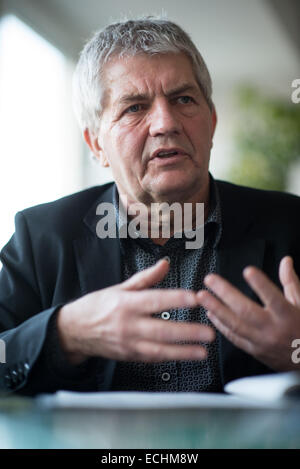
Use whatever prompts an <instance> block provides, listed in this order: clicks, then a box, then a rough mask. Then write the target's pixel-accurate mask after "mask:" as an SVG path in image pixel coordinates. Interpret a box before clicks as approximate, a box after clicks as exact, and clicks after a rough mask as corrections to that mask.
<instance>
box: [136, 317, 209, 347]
mask: <svg viewBox="0 0 300 469" xmlns="http://www.w3.org/2000/svg"><path fill="white" fill-rule="evenodd" d="M134 333H135V334H136V335H137V337H139V338H140V339H146V340H153V341H154V342H169V343H172V342H176V341H187V342H212V341H213V340H215V338H216V333H215V331H214V329H213V328H212V327H210V326H207V325H205V324H199V323H195V322H194V323H183V322H177V321H164V320H158V319H143V320H141V321H137V322H136V327H135V329H134Z"/></svg>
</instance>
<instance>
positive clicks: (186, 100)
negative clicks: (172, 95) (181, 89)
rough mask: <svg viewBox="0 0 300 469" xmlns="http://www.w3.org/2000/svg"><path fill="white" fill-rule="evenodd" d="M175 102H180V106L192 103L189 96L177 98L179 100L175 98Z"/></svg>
mask: <svg viewBox="0 0 300 469" xmlns="http://www.w3.org/2000/svg"><path fill="white" fill-rule="evenodd" d="M177 101H178V102H180V104H190V103H192V102H194V100H193V98H191V96H179V98H177Z"/></svg>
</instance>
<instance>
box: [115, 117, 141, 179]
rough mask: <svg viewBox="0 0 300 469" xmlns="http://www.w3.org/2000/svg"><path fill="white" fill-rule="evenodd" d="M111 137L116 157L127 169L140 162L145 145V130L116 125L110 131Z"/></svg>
mask: <svg viewBox="0 0 300 469" xmlns="http://www.w3.org/2000/svg"><path fill="white" fill-rule="evenodd" d="M111 139H112V141H113V142H114V143H113V144H114V146H115V152H117V155H116V156H117V159H118V160H119V162H120V164H121V165H123V166H124V165H125V166H126V167H127V170H128V171H130V170H132V169H133V166H137V165H138V164H139V163H141V162H142V154H143V150H144V146H145V141H146V138H145V132H143V131H142V129H140V128H137V127H135V128H134V129H133V128H129V127H128V126H118V128H114V129H112V131H111Z"/></svg>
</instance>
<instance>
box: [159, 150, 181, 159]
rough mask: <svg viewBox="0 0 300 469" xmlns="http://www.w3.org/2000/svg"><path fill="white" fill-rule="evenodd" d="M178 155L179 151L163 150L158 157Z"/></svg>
mask: <svg viewBox="0 0 300 469" xmlns="http://www.w3.org/2000/svg"><path fill="white" fill-rule="evenodd" d="M174 155H178V151H161V152H159V153H158V155H157V156H156V158H168V157H170V156H174Z"/></svg>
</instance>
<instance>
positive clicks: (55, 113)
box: [0, 0, 300, 248]
mask: <svg viewBox="0 0 300 469" xmlns="http://www.w3.org/2000/svg"><path fill="white" fill-rule="evenodd" d="M149 5H150V2H146V1H145V0H110V1H109V2H108V1H101V0H42V1H41V0H0V174H1V183H0V200H1V203H0V248H1V247H2V246H3V245H4V244H5V243H6V242H7V241H8V239H9V238H10V236H11V234H12V233H13V230H14V215H15V213H16V212H17V211H18V210H22V209H23V208H25V207H28V206H31V205H36V204H39V203H43V202H47V201H51V200H54V199H57V198H59V197H62V196H64V195H67V194H70V193H72V192H75V191H79V190H81V189H84V188H86V187H89V186H92V185H96V184H101V183H103V182H106V181H109V180H111V173H110V170H109V169H104V168H102V167H100V166H98V165H97V164H96V163H95V162H94V161H93V160H92V159H91V156H90V154H89V151H88V149H87V147H86V146H85V144H84V142H83V139H82V136H81V132H80V130H79V127H78V126H77V122H76V121H75V117H74V115H73V111H72V103H71V80H72V73H73V70H74V66H75V63H76V61H77V58H78V55H79V52H80V50H81V49H82V47H83V45H84V44H85V42H86V41H87V40H88V38H89V37H90V36H91V34H92V33H93V32H95V31H96V30H98V29H99V28H102V27H104V26H105V25H107V24H108V23H109V22H112V21H116V20H118V19H120V17H124V16H127V17H129V18H131V17H135V16H137V15H143V14H148V15H149V14H150V15H151V14H152V15H153V14H161V13H163V14H165V15H167V16H168V18H169V19H171V20H173V21H175V22H177V23H178V24H180V25H181V26H182V27H183V28H184V29H185V30H186V31H187V32H188V33H189V34H190V35H191V37H192V39H193V40H194V42H195V44H196V45H197V46H198V48H199V50H200V52H201V53H202V55H203V57H204V59H205V61H206V63H207V65H208V68H209V70H210V72H211V75H212V80H213V89H214V91H213V99H214V102H215V105H216V109H217V113H218V126H217V131H216V136H215V141H214V147H213V150H212V156H211V172H212V174H213V175H214V176H215V177H216V178H220V179H225V180H228V181H234V182H238V183H240V184H245V185H250V186H253V187H260V188H267V189H275V190H282V191H289V192H293V193H296V194H299V195H300V104H296V103H293V102H292V100H291V95H292V92H293V88H292V82H293V81H294V80H295V79H300V33H299V31H300V28H299V25H300V2H299V0H284V1H283V0H251V1H249V0H185V1H184V2H183V1H181V2H180V1H174V0H152V1H151V6H149ZM299 96H300V93H299Z"/></svg>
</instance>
